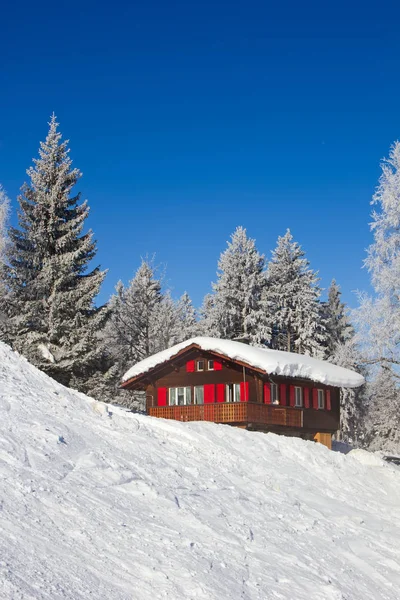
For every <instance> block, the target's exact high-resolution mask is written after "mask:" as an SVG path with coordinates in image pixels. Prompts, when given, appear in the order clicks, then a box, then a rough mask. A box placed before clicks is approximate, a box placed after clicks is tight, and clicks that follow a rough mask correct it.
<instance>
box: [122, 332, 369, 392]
mask: <svg viewBox="0 0 400 600" xmlns="http://www.w3.org/2000/svg"><path fill="white" fill-rule="evenodd" d="M191 344H197V345H198V346H199V347H200V348H201V349H202V350H205V351H214V352H217V353H218V354H222V355H223V356H226V357H227V358H230V359H231V360H240V361H242V362H245V363H247V364H248V365H250V366H252V367H255V368H258V369H262V370H264V371H265V372H266V373H269V374H270V375H283V376H286V377H301V378H304V379H311V381H316V382H318V383H324V384H326V385H333V386H337V387H349V388H355V387H359V386H360V385H362V384H363V383H364V378H363V377H362V375H359V374H358V373H355V372H354V371H351V370H350V369H344V368H343V367H338V366H337V365H333V364H331V363H329V362H326V361H323V360H318V359H316V358H312V357H311V356H305V355H303V354H295V353H294V352H282V351H280V350H270V349H269V348H257V347H254V346H248V345H247V344H242V343H240V342H232V341H231V340H220V339H217V338H209V337H195V338H192V339H190V340H186V341H185V342H181V343H180V344H176V345H175V346H172V348H168V350H163V351H162V352H158V353H157V354H154V355H153V356H149V358H145V359H144V360H142V361H140V362H138V363H136V364H135V365H133V367H131V368H130V369H129V371H127V372H126V373H125V375H124V376H123V378H122V381H123V382H125V381H128V380H129V379H131V378H132V377H135V376H136V375H140V374H141V373H146V372H147V371H149V370H150V369H153V368H154V367H156V366H157V365H160V364H162V363H164V362H165V361H167V360H169V359H170V358H172V357H173V356H175V355H176V354H177V353H178V352H180V351H181V350H183V349H184V348H187V346H190V345H191Z"/></svg>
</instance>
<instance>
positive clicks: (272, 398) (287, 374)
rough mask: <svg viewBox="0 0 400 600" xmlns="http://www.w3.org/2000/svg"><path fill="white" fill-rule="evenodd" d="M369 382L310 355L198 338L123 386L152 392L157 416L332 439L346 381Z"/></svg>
mask: <svg viewBox="0 0 400 600" xmlns="http://www.w3.org/2000/svg"><path fill="white" fill-rule="evenodd" d="M362 383H363V378H362V377H361V376H360V375H359V374H357V373H353V372H352V371H349V370H347V369H343V368H341V367H336V366H335V365H331V364H330V363H326V362H324V361H319V360H316V359H313V358H310V357H305V356H301V355H297V354H293V353H288V352H278V351H274V350H268V349H260V348H253V347H250V346H247V345H245V344H242V343H239V342H232V341H230V340H217V339H213V338H194V339H193V340H188V341H187V342H184V343H183V344H178V345H177V346H174V347H173V348H170V349H169V350H166V351H164V352H160V353H158V354H156V355H154V356H152V357H149V358H148V359H145V360H144V361H141V362H140V363H138V364H137V365H134V366H133V367H132V369H130V370H129V371H128V372H127V373H126V374H125V376H124V378H123V382H122V386H123V387H124V388H125V389H128V390H129V389H131V390H142V391H144V392H145V393H146V411H147V414H149V415H150V416H154V417H161V418H165V419H175V420H178V421H212V422H214V423H226V424H229V425H234V426H237V427H242V428H246V429H251V430H258V431H273V432H275V433H281V434H285V435H291V436H297V437H302V438H304V439H310V440H313V439H314V440H316V441H319V442H321V443H324V444H325V445H327V446H328V447H331V436H332V434H333V433H335V432H336V431H337V430H338V429H339V427H340V387H357V386H358V385H362Z"/></svg>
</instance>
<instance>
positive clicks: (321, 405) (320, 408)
mask: <svg viewBox="0 0 400 600" xmlns="http://www.w3.org/2000/svg"><path fill="white" fill-rule="evenodd" d="M320 392H321V395H320ZM317 394H318V410H325V390H323V389H321V388H318V389H317ZM320 398H322V402H320Z"/></svg>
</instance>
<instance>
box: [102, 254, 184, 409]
mask: <svg viewBox="0 0 400 600" xmlns="http://www.w3.org/2000/svg"><path fill="white" fill-rule="evenodd" d="M185 305H186V308H187V309H189V306H190V305H191V303H190V298H189V297H188V296H187V297H185ZM110 311H111V317H110V320H109V322H108V323H107V326H106V330H105V341H106V344H107V348H108V350H109V353H110V355H111V357H112V360H113V363H114V369H113V372H114V377H113V378H110V380H109V389H108V396H109V397H112V398H114V401H115V400H116V399H117V401H118V402H119V403H121V404H124V405H126V406H129V407H130V408H135V409H136V410H137V409H143V407H144V397H143V394H140V393H138V394H133V395H132V394H131V393H129V394H128V393H125V392H124V391H122V390H120V389H119V384H120V381H121V377H122V375H123V374H124V373H125V372H126V371H127V370H128V369H129V368H130V367H131V366H132V365H134V364H135V363H137V362H139V361H141V360H143V359H144V358H147V357H148V356H150V355H152V354H155V353H156V352H159V351H161V350H165V349H166V348H168V347H170V346H172V345H174V344H176V343H178V342H179V341H182V339H183V337H182V336H183V335H184V329H183V321H182V312H181V311H182V308H181V307H180V305H179V304H178V303H176V302H174V300H173V299H172V298H171V295H170V292H169V291H166V292H165V293H164V294H163V293H162V284H161V280H160V279H158V278H157V277H156V271H155V268H154V266H153V263H152V261H149V260H142V263H141V265H140V267H139V269H138V270H137V272H136V274H135V276H134V278H133V279H132V281H131V282H130V283H129V285H128V286H124V284H123V283H121V282H120V283H119V284H118V285H117V288H116V293H115V294H114V295H113V296H112V298H111V300H110ZM189 312H190V311H189Z"/></svg>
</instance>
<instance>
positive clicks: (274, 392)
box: [270, 382, 279, 404]
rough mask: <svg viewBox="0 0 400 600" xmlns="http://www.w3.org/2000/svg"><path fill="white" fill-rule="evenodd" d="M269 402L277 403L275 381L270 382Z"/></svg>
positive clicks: (277, 389) (277, 391) (277, 395)
mask: <svg viewBox="0 0 400 600" xmlns="http://www.w3.org/2000/svg"><path fill="white" fill-rule="evenodd" d="M270 390H271V404H279V386H278V384H277V383H273V382H271V383H270Z"/></svg>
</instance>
